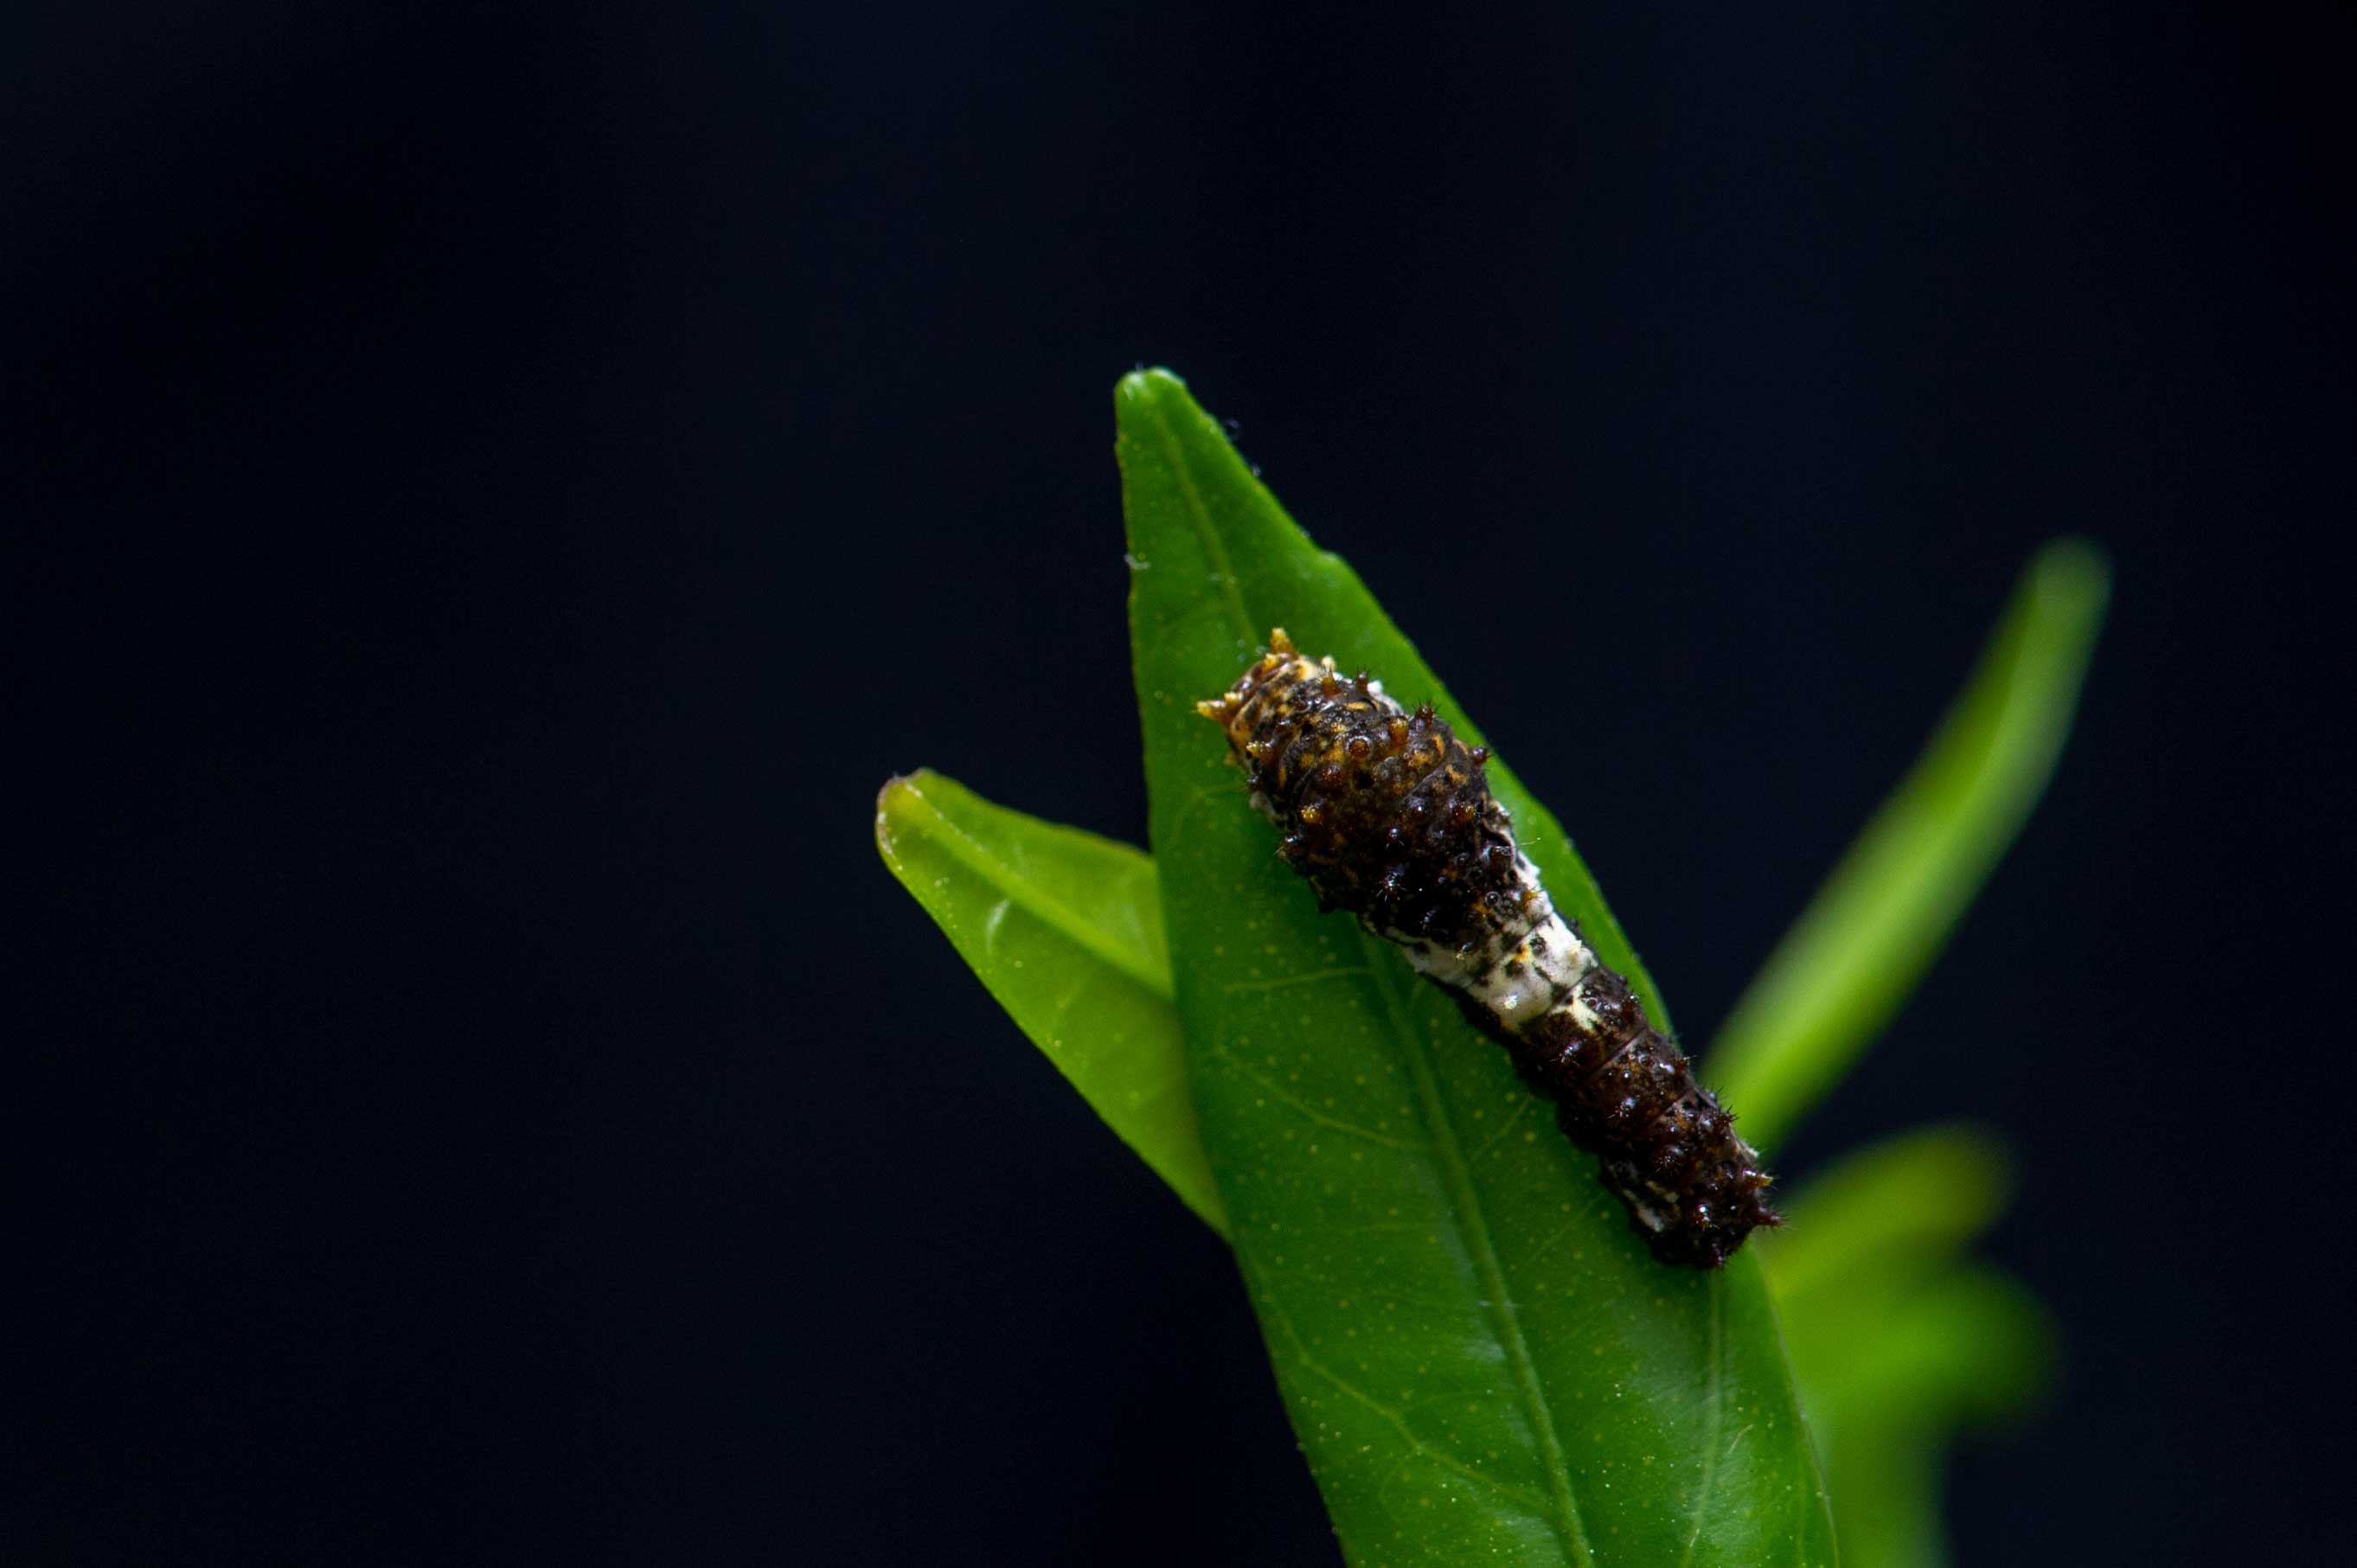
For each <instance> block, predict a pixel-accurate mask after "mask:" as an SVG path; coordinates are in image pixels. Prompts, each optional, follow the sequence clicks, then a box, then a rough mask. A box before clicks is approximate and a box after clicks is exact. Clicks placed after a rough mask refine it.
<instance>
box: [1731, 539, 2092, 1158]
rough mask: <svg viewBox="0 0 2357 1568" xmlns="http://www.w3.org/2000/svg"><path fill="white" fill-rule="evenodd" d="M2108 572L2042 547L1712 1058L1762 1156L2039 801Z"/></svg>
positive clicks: (1837, 1073)
mask: <svg viewBox="0 0 2357 1568" xmlns="http://www.w3.org/2000/svg"><path fill="white" fill-rule="evenodd" d="M2110 585H2111V574H2110V570H2109V568H2108V567H2107V566H2106V565H2105V564H2104V558H2103V556H2102V555H2101V554H2100V553H2098V552H2097V551H2096V550H2094V549H2093V547H2092V546H2090V545H2087V544H2085V543H2083V542H2078V541H2075V540H2063V541H2060V542H2056V543H2053V544H2050V545H2048V546H2047V547H2046V548H2045V549H2044V550H2042V551H2040V553H2038V555H2037V556H2036V557H2035V558H2034V559H2032V560H2031V562H2030V563H2029V568H2028V570H2027V571H2025V572H2024V573H2023V574H2022V578H2021V584H2020V586H2019V587H2018V589H2017V590H2016V591H2015V594H2014V596H2013V602H2012V604H2011V605H2010V606H2009V607H2007V611H2006V615H2005V618H2004V619H2003V620H2002V621H2001V622H2000V623H1999V624H1998V627H1997V629H1996V636H1995V637H1994V638H1992V639H1990V642H1989V646H1988V648H1987V650H1986V651H1985V652H1984V653H1983V654H1982V656H1981V661H1980V665H1979V667H1978V668H1977V669H1976V670H1975V671H1974V672H1973V675H1972V678H1971V679H1970V681H1969V682H1967V683H1966V684H1965V687H1964V693H1963V694H1962V695H1961V696H1960V697H1958V698H1957V700H1956V702H1955V704H1954V706H1953V707H1952V708H1951V709H1950V710H1949V711H1948V714H1947V717H1946V718H1945V719H1944V720H1943V721H1942V723H1941V725H1940V728H1939V731H1938V733H1936V734H1935V735H1934V736H1932V742H1931V745H1930V746H1928V747H1926V748H1925V750H1924V752H1923V755H1922V757H1921V758H1919V759H1918V760H1917V762H1916V764H1915V766H1914V768H1912V769H1911V770H1910V772H1909V773H1908V775H1907V777H1906V778H1905V779H1903V780H1902V781H1901V782H1900V786H1899V788H1898V789H1896V790H1895V791H1893V792H1892V794H1891V795H1890V797H1889V800H1885V801H1884V802H1883V805H1882V809H1881V810H1880V811H1878V812H1876V813H1875V816H1874V820H1873V821H1872V822H1868V823H1867V826H1866V831H1865V832H1862V833H1860V834H1859V835H1858V837H1857V841H1856V842H1855V843H1852V844H1851V846H1850V848H1849V851H1848V853H1847V854H1845V855H1843V856H1842V859H1841V864H1840V865H1836V866H1835V868H1834V871H1833V874H1832V875H1830V876H1828V877H1827V878H1826V879H1825V883H1824V886H1823V887H1822V888H1820V889H1819V890H1818V892H1817V895H1816V897H1814V898H1813V899H1812V900H1811V901H1810V903H1809V907H1808V908H1807V909H1805V910H1803V913H1802V915H1801V918H1800V919H1799V920H1798V921H1796V922H1795V923H1794V924H1793V926H1792V929H1791V930H1790V931H1789V932H1787V933H1786V935H1785V937H1784V940H1782V941H1781V943H1779V944H1778V945H1777V947H1776V950H1775V951H1774V952H1773V953H1771V954H1770V956H1769V959H1768V961H1767V963H1766V965H1764V966H1763V967H1762V968H1761V970H1760V973H1759V974H1758V976H1756V977H1755V978H1754V979H1753V980H1752V982H1751V983H1750V985H1749V987H1748V988H1747V989H1746V990H1745V991H1744V993H1743V995H1742V996H1741V998H1739V999H1738V1001H1737V1003H1736V1004H1735V1008H1734V1011H1733V1012H1732V1013H1731V1014H1730V1015H1728V1017H1727V1023H1726V1025H1725V1026H1723V1027H1722V1028H1721V1029H1720V1030H1719V1032H1718V1037H1717V1041H1716V1042H1715V1043H1714V1044H1713V1045H1712V1047H1711V1050H1710V1054H1709V1056H1708V1058H1706V1059H1707V1060H1708V1062H1709V1066H1710V1080H1711V1082H1712V1083H1713V1084H1715V1085H1716V1086H1717V1088H1718V1090H1719V1091H1720V1092H1721V1094H1722V1095H1723V1096H1724V1097H1725V1098H1726V1100H1727V1103H1729V1104H1731V1105H1734V1106H1737V1107H1738V1108H1739V1111H1740V1115H1741V1118H1742V1122H1743V1129H1744V1133H1745V1135H1746V1136H1748V1137H1749V1139H1750V1140H1751V1141H1752V1143H1753V1144H1755V1145H1757V1146H1759V1147H1761V1148H1766V1147H1769V1146H1770V1145H1772V1144H1776V1143H1777V1142H1779V1141H1780V1140H1781V1138H1782V1137H1783V1135H1784V1133H1786V1132H1788V1131H1789V1130H1790V1129H1791V1127H1792V1123H1793V1122H1796V1121H1798V1120H1799V1119H1800V1117H1801V1115H1802V1113H1803V1112H1805V1111H1806V1110H1807V1109H1808V1108H1809V1107H1811V1106H1813V1105H1814V1104H1815V1103H1816V1102H1817V1101H1819V1100H1820V1099H1822V1098H1823V1097H1824V1093H1825V1091H1826V1090H1829V1089H1830V1088H1832V1087H1833V1085H1834V1083H1835V1080H1836V1079H1839V1078H1840V1077H1841V1075H1842V1074H1843V1073H1844V1072H1846V1070H1847V1069H1848V1068H1849V1065H1850V1063H1851V1061H1852V1060H1854V1059H1855V1058H1857V1053H1858V1052H1860V1051H1861V1050H1864V1049H1865V1048H1866V1047H1867V1043H1868V1042H1869V1041H1871V1040H1872V1039H1873V1038H1874V1036H1876V1035H1878V1034H1879V1033H1880V1032H1881V1030H1882V1027H1883V1026H1884V1025H1886V1024H1888V1023H1889V1021H1890V1018H1891V1015H1893V1014H1895V1013H1896V1012H1897V1011H1898V1010H1899V1005H1900V1003H1902V1002H1904V1001H1905V1000H1906V998H1907V996H1908V994H1909V993H1910V992H1912V991H1913V990H1914V989H1915V983H1916V982H1917V981H1918V980H1920V979H1921V978H1922V974H1923V971H1924V970H1925V969H1926V968H1927V967H1928V966H1929V965H1930V964H1931V962H1932V959H1933V958H1934V957H1936V956H1937V955H1938V953H1939V950H1940V949H1941V947H1942V946H1943V945H1944V944H1945V943H1946V941H1947V939H1948V934H1949V932H1950V931H1952V930H1953V929H1954V928H1955V924H1956V922H1957V920H1958V919H1960V918H1962V917H1963V915H1964V910H1965V909H1966V908H1969V907H1970V906H1971V904H1972V901H1973V899H1974V897H1975V896H1976V895H1977V894H1978V893H1979V892H1980V889H1981V885H1982V884H1983V883H1984V882H1986V880H1987V879H1988V875H1989V873H1990V872H1991V871H1992V870H1993V869H1995V867H1996V863H1997V861H1998V860H1999V859H2000V858H2001V857H2002V856H2003V855H2004V854H2005V852H2006V850H2007V847H2008V846H2010V845H2011V844H2012V843H2013V841H2014V838H2015V837H2016V835H2018V833H2019V832H2020V831H2021V827H2022V824H2023V823H2024V822H2027V821H2028V820H2029V813H2030V811H2031V810H2032V809H2033V808H2035V807H2036V806H2037V804H2038V798H2039V796H2040V795H2041V794H2042V793H2044V792H2045V789H2046V783H2047V780H2048V779H2050V778H2051V777H2052V776H2053V773H2054V763H2055V759H2056V758H2057V757H2059V756H2061V750H2062V743H2063V741H2064V739H2065V738H2066V737H2067V736H2069V735H2070V733H2071V718H2072V713H2073V712H2074V711H2075V710H2076V708H2077V706H2078V701H2079V689H2080V687H2081V685H2082V684H2083V682H2084V681H2085V678H2086V673H2087V661H2088V660H2089V658H2090V657H2091V656H2092V654H2093V650H2094V645H2095V635H2096V633H2097V632H2098V631H2099V630H2100V629H2101V628H2102V626H2103V619H2104V601H2105V600H2106V598H2107V597H2108V596H2109V594H2110Z"/></svg>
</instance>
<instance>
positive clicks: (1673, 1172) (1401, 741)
mask: <svg viewBox="0 0 2357 1568" xmlns="http://www.w3.org/2000/svg"><path fill="white" fill-rule="evenodd" d="M1268 640H1269V651H1268V652H1267V653H1265V654H1264V655H1263V656H1262V657H1261V658H1260V659H1258V660H1255V661H1254V663H1253V664H1252V665H1251V666H1249V667H1248V668H1247V669H1246V670H1245V671H1244V672H1243V675H1242V676H1241V677H1239V678H1238V679H1237V681H1236V682H1235V684H1234V685H1233V686H1232V687H1230V688H1229V689H1228V690H1227V691H1226V692H1224V693H1221V694H1220V695H1219V696H1217V697H1213V698H1211V699H1210V700H1208V701H1206V702H1201V703H1197V704H1196V705H1195V708H1196V712H1198V713H1200V714H1202V715H1203V716H1204V717H1205V718H1207V719H1210V720H1211V721H1212V722H1213V723H1215V724H1217V725H1219V726H1220V727H1221V729H1222V731H1224V732H1225V733H1226V736H1227V739H1228V745H1229V746H1230V749H1231V756H1230V760H1231V761H1232V762H1237V763H1241V764H1242V765H1243V768H1244V770H1245V779H1246V781H1247V782H1248V783H1249V785H1250V786H1251V789H1252V803H1253V805H1254V808H1255V809H1256V810H1258V811H1260V812H1261V814H1262V815H1264V816H1265V817H1266V818H1268V819H1269V821H1270V822H1274V823H1275V825H1276V828H1277V830H1278V832H1279V833H1280V834H1281V838H1280V840H1279V843H1278V845H1277V853H1278V854H1279V855H1280V856H1281V857H1282V858H1283V859H1284V860H1285V862H1286V864H1287V865H1291V866H1292V867H1293V869H1294V870H1296V871H1297V872H1299V873H1300V874H1301V875H1303V876H1304V877H1306V878H1308V882H1309V885H1310V887H1311V888H1312V890H1313V891H1315V892H1316V894H1317V895H1318V908H1320V909H1321V910H1334V909H1342V910H1347V911H1349V912H1350V913H1351V914H1353V915H1355V916H1357V917H1358V918H1359V922H1360V924H1361V925H1362V926H1364V927H1365V928H1366V929H1368V930H1369V931H1372V932H1373V933H1374V934H1375V935H1376V936H1378V937H1381V938H1383V939H1384V940H1387V941H1391V942H1394V943H1397V944H1398V945H1399V946H1400V947H1401V948H1402V949H1403V950H1405V953H1406V956H1407V961H1408V962H1409V963H1410V964H1412V965H1413V966H1414V967H1415V969H1416V970H1417V971H1418V972H1421V973H1422V974H1424V975H1425V976H1426V978H1428V979H1430V980H1433V981H1435V982H1437V983H1439V984H1441V985H1443V986H1445V987H1447V988H1448V990H1449V991H1451V992H1452V993H1455V995H1456V997H1457V1001H1458V1005H1459V1007H1460V1008H1461V1009H1462V1010H1463V1012H1464V1014H1465V1015H1466V1017H1467V1018H1469V1020H1471V1021H1472V1023H1473V1025H1474V1026H1476V1027H1477V1028H1479V1029H1480V1030H1481V1032H1482V1033H1484V1034H1486V1035H1488V1036H1490V1037H1491V1039H1493V1040H1495V1041H1497V1042H1498V1043H1499V1044H1500V1045H1502V1046H1504V1047H1506V1049H1507V1051H1508V1052H1509V1053H1510V1054H1511V1055H1512V1058H1513V1060H1514V1065H1515V1067H1516V1068H1517V1069H1519V1070H1520V1072H1521V1074H1522V1076H1523V1079H1524V1081H1526V1082H1527V1083H1529V1084H1530V1085H1531V1087H1532V1088H1534V1090H1537V1091H1538V1092H1539V1093H1541V1094H1542V1095H1544V1096H1545V1097H1546V1098H1548V1099H1549V1100H1551V1101H1554V1102H1555V1109H1556V1120H1557V1121H1558V1122H1560V1123H1561V1124H1562V1127H1563V1130H1564V1132H1565V1133H1566V1134H1567V1135H1568V1136H1569V1137H1570V1139H1571V1141H1572V1142H1573V1143H1575V1144H1577V1145H1579V1146H1580V1147H1581V1148H1583V1149H1586V1150H1588V1151H1589V1152H1591V1153H1593V1154H1595V1155H1597V1156H1598V1163H1599V1165H1600V1167H1601V1169H1602V1173H1603V1179H1604V1185H1605V1186H1606V1187H1608V1188H1609V1189H1610V1190H1611V1192H1612V1194H1613V1196H1615V1197H1618V1198H1619V1199H1620V1201H1621V1202H1622V1203H1623V1204H1624V1205H1626V1206H1627V1208H1628V1210H1629V1222H1630V1225H1631V1228H1632V1229H1634V1230H1636V1232H1637V1233H1638V1234H1639V1235H1640V1236H1641V1237H1643V1238H1644V1240H1645V1243H1646V1245H1647V1246H1649V1247H1650V1248H1651V1249H1652V1253H1653V1256H1654V1257H1656V1258H1658V1259H1660V1260H1661V1261H1662V1262H1665V1263H1674V1264H1683V1265H1685V1266H1687V1267H1691V1268H1699V1269H1715V1268H1717V1267H1718V1265H1719V1264H1721V1263H1723V1262H1726V1261H1727V1257H1728V1255H1729V1254H1731V1253H1732V1252H1733V1251H1735V1250H1736V1249H1737V1248H1738V1247H1739V1246H1741V1245H1742V1244H1743V1239H1744V1237H1745V1236H1746V1235H1748V1234H1749V1233H1750V1231H1751V1230H1753V1229H1754V1228H1755V1227H1757V1226H1761V1225H1771V1226H1772V1225H1779V1224H1781V1223H1782V1220H1781V1219H1780V1218H1779V1216H1778V1215H1777V1213H1776V1211H1775V1210H1774V1209H1773V1208H1770V1207H1769V1205H1768V1201H1767V1198H1766V1197H1765V1196H1764V1194H1765V1191H1766V1189H1767V1187H1768V1186H1769V1184H1770V1180H1771V1178H1770V1176H1768V1174H1767V1173H1766V1172H1765V1171H1763V1170H1762V1169H1760V1156H1759V1155H1757V1154H1755V1153H1754V1152H1753V1151H1752V1149H1751V1147H1750V1145H1749V1144H1746V1143H1745V1142H1744V1141H1743V1140H1742V1139H1741V1138H1739V1137H1738V1136H1737V1135H1736V1133H1735V1123H1734V1119H1733V1118H1732V1117H1730V1116H1729V1115H1728V1114H1727V1112H1725V1111H1723V1110H1721V1109H1720V1108H1719V1105H1718V1102H1717V1101H1716V1100H1714V1099H1713V1098H1712V1097H1711V1094H1710V1091H1709V1090H1706V1089H1705V1088H1703V1087H1702V1086H1701V1085H1700V1084H1699V1083H1697V1082H1696V1081H1695V1076H1694V1068H1693V1066H1692V1065H1691V1064H1690V1063H1689V1062H1688V1061H1687V1060H1686V1058H1685V1053H1684V1052H1683V1051H1681V1050H1680V1049H1679V1048H1678V1046H1677V1043H1676V1042H1675V1041H1674V1040H1673V1039H1671V1038H1670V1037H1669V1036H1667V1035H1665V1034H1663V1032H1662V1031H1661V1030H1659V1029H1657V1028H1655V1027H1654V1026H1653V1025H1652V1021H1651V1020H1650V1019H1649V1018H1647V1017H1646V1015H1645V1008H1644V1004H1643V1003H1642V1002H1641V1001H1640V1000H1639V999H1638V998H1637V995H1636V993H1634V992H1632V991H1631V989H1630V987H1629V983H1628V982H1627V981H1625V980H1623V979H1622V978H1621V977H1620V975H1618V974H1615V973H1614V972H1612V971H1611V970H1609V969H1608V968H1606V967H1605V965H1604V963H1603V961H1601V960H1599V959H1598V957H1597V956H1596V953H1595V950H1593V949H1591V948H1590V947H1589V946H1588V945H1587V942H1586V940H1583V939H1582V937H1581V936H1580V933H1579V929H1578V928H1577V926H1575V925H1573V924H1572V923H1571V922H1569V921H1566V919H1565V918H1563V917H1562V916H1561V915H1560V914H1558V913H1557V912H1556V911H1555V905H1554V902H1553V901H1552V900H1551V899H1549V898H1548V897H1547V894H1546V889H1545V888H1544V887H1543V886H1540V883H1539V875H1538V870H1537V868H1536V867H1534V865H1531V863H1530V860H1529V858H1528V857H1526V856H1525V855H1524V854H1523V853H1522V851H1521V849H1520V848H1519V847H1518V846H1517V845H1516V843H1515V842H1514V829H1513V822H1512V820H1511V819H1510V818H1509V817H1508V816H1507V814H1506V809H1505V808H1504V807H1503V806H1501V805H1500V804H1499V803H1498V801H1497V800H1496V798H1495V797H1494V796H1492V795H1491V792H1490V783H1489V779H1488V777H1487V775H1486V773H1485V771H1484V768H1485V765H1486V764H1487V762H1488V760H1489V755H1490V754H1489V748H1488V747H1486V746H1467V745H1466V744H1465V743H1464V742H1463V741H1461V740H1459V739H1458V737H1457V736H1456V734H1455V733H1454V732H1453V731H1451V730H1450V729H1449V727H1448V724H1447V723H1446V721H1444V720H1442V719H1440V718H1439V717H1437V715H1436V714H1434V713H1433V711H1432V705H1431V704H1430V703H1426V704H1424V705H1423V706H1422V707H1419V708H1417V709H1415V711H1414V712H1413V713H1411V712H1409V711H1408V710H1407V709H1406V708H1405V707H1403V706H1402V705H1401V704H1400V703H1398V702H1396V701H1395V700H1394V699H1393V698H1392V697H1391V696H1390V695H1389V694H1388V693H1385V692H1384V691H1383V682H1380V681H1374V680H1370V679H1369V678H1368V676H1367V674H1366V673H1365V672H1364V671H1361V672H1360V673H1358V674H1356V675H1352V676H1348V677H1345V676H1343V675H1342V674H1341V673H1340V671H1338V670H1337V668H1336V666H1335V663H1334V660H1332V659H1330V658H1328V659H1319V660H1311V659H1308V658H1305V657H1303V656H1302V655H1301V654H1300V653H1298V652H1297V651H1296V650H1295V649H1294V646H1293V643H1292V641H1291V640H1290V639H1288V638H1286V635H1285V631H1284V629H1283V628H1277V629H1275V630H1273V631H1271V632H1270V633H1269V639H1268Z"/></svg>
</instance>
